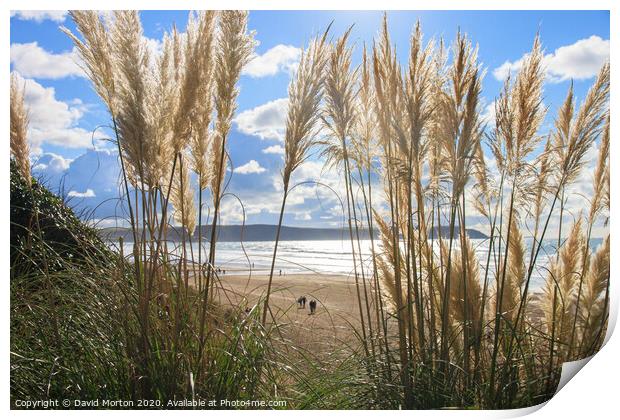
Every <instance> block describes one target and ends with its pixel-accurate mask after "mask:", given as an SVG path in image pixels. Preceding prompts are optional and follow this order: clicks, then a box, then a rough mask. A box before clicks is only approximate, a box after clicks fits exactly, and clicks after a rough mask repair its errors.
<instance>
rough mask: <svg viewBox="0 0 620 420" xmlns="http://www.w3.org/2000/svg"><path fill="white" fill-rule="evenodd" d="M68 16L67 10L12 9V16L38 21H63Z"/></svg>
mask: <svg viewBox="0 0 620 420" xmlns="http://www.w3.org/2000/svg"><path fill="white" fill-rule="evenodd" d="M66 16H67V11H66V10H12V11H11V17H15V18H17V19H20V20H34V21H35V22H37V23H40V22H43V21H44V20H52V21H54V22H63V21H64V20H65V17H66Z"/></svg>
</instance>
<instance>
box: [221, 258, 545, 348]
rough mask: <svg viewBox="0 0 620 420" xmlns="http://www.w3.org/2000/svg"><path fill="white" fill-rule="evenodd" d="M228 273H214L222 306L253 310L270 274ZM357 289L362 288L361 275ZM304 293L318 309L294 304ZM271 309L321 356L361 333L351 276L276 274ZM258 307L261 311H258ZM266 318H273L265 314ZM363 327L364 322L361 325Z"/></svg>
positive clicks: (533, 303) (391, 325)
mask: <svg viewBox="0 0 620 420" xmlns="http://www.w3.org/2000/svg"><path fill="white" fill-rule="evenodd" d="M227 272H228V273H229V274H227V275H221V274H220V275H219V283H218V286H219V287H218V288H217V291H218V292H217V299H218V300H219V302H220V303H221V304H222V305H224V306H225V307H226V306H241V307H247V308H253V307H254V306H255V305H257V304H258V303H259V301H261V302H262V299H263V298H264V296H265V293H266V291H267V284H268V280H269V276H268V275H266V274H262V273H260V274H254V273H252V276H251V277H249V275H248V274H247V272H246V273H245V274H240V273H235V272H234V271H232V272H231V270H227ZM360 291H361V293H362V296H364V290H363V286H362V283H361V279H360ZM367 291H368V295H369V306H370V311H371V318H372V326H373V328H376V316H375V313H376V312H375V311H374V302H373V300H372V293H371V288H370V286H367ZM300 296H306V298H307V300H308V302H310V300H313V299H314V300H316V302H317V309H316V313H315V314H314V315H310V309H309V305H308V303H306V307H305V308H299V307H298V304H297V298H298V297H300ZM540 298H541V295H540V293H539V292H535V293H532V294H531V295H530V297H529V302H530V304H529V305H528V311H527V316H528V318H529V319H530V320H531V321H534V322H535V323H536V324H539V323H540V322H541V321H542V317H543V313H542V310H541V309H540ZM269 306H270V308H271V313H272V314H273V318H275V319H276V320H277V323H278V324H279V325H280V326H281V331H282V332H283V333H284V336H285V338H286V339H287V340H290V341H291V342H292V344H293V345H295V346H297V347H299V348H302V349H306V350H313V351H316V350H319V353H320V354H326V353H332V352H335V351H339V350H343V349H347V348H358V346H359V345H360V340H358V339H357V338H356V334H361V331H360V316H359V314H360V312H359V306H358V300H357V293H356V285H355V278H354V277H353V276H343V275H333V274H284V275H282V276H280V275H278V272H276V274H275V276H274V278H273V283H272V292H271V297H270V305H269ZM262 309H263V308H262V306H261V307H260V310H261V311H262ZM362 310H363V311H364V318H365V319H366V322H367V315H366V305H365V300H364V299H362ZM267 320H268V321H272V317H271V316H269V315H268V318H267ZM366 327H367V328H368V325H366ZM396 331H397V325H396V321H395V319H393V318H391V317H390V318H389V320H388V334H390V335H392V334H396Z"/></svg>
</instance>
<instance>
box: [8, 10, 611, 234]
mask: <svg viewBox="0 0 620 420" xmlns="http://www.w3.org/2000/svg"><path fill="white" fill-rule="evenodd" d="M187 14H188V13H187V12H186V11H161V12H160V11H146V12H142V13H141V18H142V23H143V26H144V35H145V37H147V38H148V39H149V44H150V45H151V46H152V48H153V49H154V50H156V49H157V46H158V41H159V40H161V38H162V36H163V34H164V32H165V31H166V30H169V29H170V28H171V27H172V25H173V24H176V25H177V26H178V27H180V28H183V27H185V24H186V22H187ZM381 18H382V12H366V11H364V12H356V11H342V12H334V11H256V12H250V18H249V27H250V28H251V29H252V30H254V31H256V35H255V37H256V39H257V40H258V41H259V45H258V46H257V48H256V51H255V52H256V55H257V56H256V58H255V59H254V60H253V61H252V62H251V63H250V64H249V65H248V66H247V67H246V69H245V70H244V74H243V76H242V78H241V80H240V95H239V99H238V104H239V106H238V113H237V117H236V122H235V124H234V128H233V132H232V133H231V136H230V141H229V147H230V154H231V158H232V161H233V164H234V167H235V168H237V170H236V172H235V173H234V174H233V177H232V182H231V185H230V191H231V192H235V193H237V194H239V195H240V196H241V197H242V199H243V200H244V203H246V206H247V208H246V210H247V212H248V219H247V222H248V223H276V222H277V214H276V212H277V207H278V201H279V199H278V198H277V197H278V194H279V191H278V178H279V171H280V168H281V166H282V157H281V155H280V154H278V153H275V152H277V151H278V149H279V146H281V145H282V143H281V135H282V129H283V121H284V117H285V112H286V100H285V98H286V93H287V86H288V82H289V79H290V76H291V74H292V71H293V69H294V68H295V63H296V61H297V59H298V56H299V48H301V47H303V46H304V45H305V44H306V43H307V41H308V40H309V39H310V37H311V36H312V35H314V34H316V33H317V32H322V31H323V30H324V29H325V28H326V27H327V25H328V24H329V23H330V22H332V21H333V27H332V34H334V35H335V36H339V35H340V34H342V33H343V32H344V31H346V29H347V28H348V27H349V26H350V25H352V24H354V25H355V26H354V28H353V31H352V36H351V40H352V41H353V42H354V43H355V46H356V50H355V52H354V64H357V63H359V61H360V58H361V50H362V46H363V44H364V43H366V45H369V46H370V45H372V40H373V37H375V36H376V34H377V31H378V29H379V27H380V23H381ZM418 19H419V20H420V21H421V24H422V29H423V32H424V33H425V37H426V39H430V38H431V37H435V38H438V37H440V36H441V37H443V38H444V39H446V40H447V41H448V42H450V41H451V40H453V39H454V37H455V35H456V31H457V30H458V29H459V28H460V30H461V31H462V32H465V33H467V34H468V35H469V36H470V37H471V39H472V40H473V42H474V43H477V44H478V45H479V59H480V61H481V63H482V65H483V67H484V68H485V69H486V70H487V74H486V77H485V79H484V83H483V96H484V108H483V112H485V113H487V114H488V115H489V116H490V115H491V114H490V110H491V108H492V103H493V100H494V98H495V97H496V96H497V95H498V93H499V91H500V88H501V86H502V83H503V82H502V79H503V77H505V75H506V74H507V72H508V69H510V68H511V69H512V70H513V71H514V69H515V68H518V64H519V62H518V60H519V59H520V58H521V57H522V56H523V55H524V54H525V53H526V52H527V51H528V50H529V49H530V48H531V45H532V41H533V39H534V36H535V35H536V33H537V32H539V33H540V36H541V39H542V42H543V46H544V49H545V52H546V54H547V58H546V63H547V66H548V72H547V76H548V77H547V83H546V84H545V92H544V103H545V105H546V106H548V108H549V113H548V115H550V116H553V115H554V114H555V111H556V109H557V108H558V107H559V105H560V104H561V102H562V100H563V99H564V96H565V94H566V90H567V88H568V86H569V83H570V81H571V80H573V81H574V86H575V93H576V96H577V98H578V101H580V100H581V99H583V97H584V96H585V93H586V92H587V89H588V88H589V86H590V84H591V83H592V81H593V80H594V78H593V77H594V75H595V74H596V72H597V70H598V68H599V67H600V65H601V64H602V63H603V62H604V61H605V60H607V59H608V57H609V12H607V11H454V12H450V11H422V12H415V11H403V12H397V11H392V12H388V20H389V25H390V32H391V36H392V41H393V42H394V43H395V44H396V47H397V53H398V56H399V57H400V58H401V61H403V62H404V61H405V60H406V57H407V55H408V44H409V36H410V33H411V30H412V28H413V25H414V24H415V22H416V20H418ZM60 25H65V26H67V27H68V28H69V29H71V30H74V25H73V23H72V22H71V19H70V18H69V17H68V16H67V15H66V14H64V12H23V13H21V12H13V13H12V17H11V28H10V29H11V34H10V40H11V70H12V71H16V72H17V73H19V74H20V75H21V77H23V78H24V79H25V86H26V100H27V102H28V103H29V104H30V105H31V130H30V133H29V136H30V141H31V145H32V151H33V156H32V160H33V165H34V172H35V174H36V175H37V176H39V177H41V178H42V179H44V180H45V181H46V182H47V183H48V185H49V186H50V187H51V189H52V190H58V188H59V186H60V185H63V186H64V192H65V193H66V194H68V195H69V196H71V203H72V204H73V205H74V206H76V207H77V208H78V209H79V210H91V211H92V213H91V216H92V217H94V218H96V219H106V218H109V217H111V216H114V215H115V214H116V215H118V214H119V210H118V207H117V205H118V203H117V201H115V198H116V197H118V190H117V184H118V182H117V181H118V164H117V162H116V154H115V153H114V152H113V148H112V146H111V145H110V144H109V143H106V142H105V141H103V140H101V139H100V140H96V141H95V148H93V146H92V144H91V132H92V131H93V130H94V129H95V128H96V127H97V126H100V125H105V124H108V123H109V116H108V114H107V112H106V110H105V107H104V106H103V104H102V103H101V101H100V100H99V98H98V97H97V95H96V94H95V93H94V91H93V90H92V88H91V86H90V82H89V81H88V80H87V79H86V78H84V77H83V76H82V74H81V72H80V70H79V67H77V65H76V64H75V62H74V61H75V60H74V54H73V53H72V49H73V45H72V43H71V41H70V40H69V39H68V37H67V36H66V35H64V34H63V33H62V32H61V31H60V30H59V29H58V28H59V26H60ZM551 122H552V119H551V118H549V117H548V120H547V121H546V123H545V126H544V128H545V129H549V128H550V126H551ZM98 133H99V134H98V135H97V136H95V137H96V138H99V137H102V136H104V133H105V130H103V131H99V132H98ZM594 152H595V151H593V154H592V156H596V155H595V153H594ZM320 168H321V165H320V162H317V161H316V160H315V159H313V160H311V161H310V162H309V163H308V164H307V165H306V166H305V167H304V168H302V170H301V171H300V173H299V174H298V180H303V179H316V178H317V177H318V178H321V179H322V180H324V181H326V182H328V183H330V184H334V186H338V183H339V177H338V176H337V174H330V173H322V172H321V170H320ZM586 172H587V171H586ZM581 181H582V182H581V183H580V184H579V183H578V184H579V188H580V189H579V190H578V191H579V192H581V193H583V194H587V188H588V183H589V178H587V177H585V178H584V179H583V180H581ZM295 194H296V195H297V197H296V198H293V199H292V202H291V206H290V211H289V212H287V215H286V217H285V223H286V224H289V225H311V226H323V225H330V224H339V223H341V215H339V214H338V209H337V201H336V200H335V199H334V198H333V197H331V196H330V194H328V193H327V192H326V191H316V190H315V189H314V188H311V187H305V188H301V189H299V191H298V192H297V193H295ZM317 195H318V198H317ZM265 202H266V203H265ZM576 203H577V202H576ZM575 205H577V204H575ZM224 210H225V211H228V213H229V216H228V219H226V218H225V220H227V221H228V222H230V223H234V222H238V221H239V209H238V206H237V205H236V204H234V202H233V201H230V202H229V203H228V204H227V205H225V206H224Z"/></svg>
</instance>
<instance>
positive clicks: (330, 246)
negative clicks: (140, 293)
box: [125, 238, 602, 291]
mask: <svg viewBox="0 0 620 420" xmlns="http://www.w3.org/2000/svg"><path fill="white" fill-rule="evenodd" d="M371 242H372V241H370V240H362V241H360V248H361V254H360V252H359V251H358V249H357V247H358V245H357V242H356V243H355V248H356V253H355V258H356V265H357V268H358V272H361V269H362V268H363V269H364V270H365V272H366V273H370V272H371V271H372V252H371V250H372V243H371ZM374 242H375V243H374V245H375V250H376V251H377V252H381V247H380V245H379V244H380V241H377V240H375V241H374ZM433 242H434V243H433V246H434V247H435V248H437V246H438V242H437V241H433ZM471 242H472V245H473V247H474V249H475V251H476V255H477V256H478V259H479V261H480V277H481V279H482V278H483V277H484V273H485V267H486V261H487V256H488V252H489V240H488V239H472V240H471ZM524 242H525V246H526V248H527V252H526V264H528V263H529V257H530V251H531V246H532V243H533V240H532V239H531V238H530V239H529V240H528V239H527V238H525V239H524ZM601 243H602V239H592V240H591V242H590V247H591V248H592V249H593V250H594V249H596V248H598V246H599V245H600V244H601ZM274 244H275V243H274V242H273V241H260V242H243V244H241V243H239V242H218V243H217V248H216V253H215V255H216V257H215V265H216V266H217V267H220V268H221V269H222V270H226V271H227V274H242V273H249V272H250V271H251V272H252V273H254V274H258V275H259V274H268V273H269V269H270V266H271V259H272V256H273V247H274ZM202 246H203V248H202V261H204V260H205V256H207V255H208V253H209V244H208V242H203V245H202ZM456 246H458V243H456V244H455V247H456ZM198 247H199V244H198V243H197V242H193V243H192V246H191V247H190V248H189V249H188V252H189V253H193V258H192V259H193V260H194V261H196V262H197V261H198ZM125 248H126V249H125V255H130V254H131V250H132V248H133V244H132V243H130V242H128V243H125ZM556 248H557V239H548V240H545V241H544V242H543V245H542V247H541V249H540V253H539V255H538V258H537V260H536V265H535V269H534V271H533V273H532V278H531V281H530V289H531V290H532V291H540V290H541V288H542V287H543V285H544V282H545V278H546V275H547V268H548V267H549V265H550V262H551V259H554V258H555V255H556ZM168 252H170V253H172V254H173V255H179V254H180V252H179V250H178V249H175V248H174V245H173V244H169V246H168ZM360 256H361V258H360ZM190 257H191V255H190ZM499 257H500V256H499V255H498V252H495V253H492V254H491V260H490V264H489V274H488V275H489V281H492V280H491V279H492V275H493V273H494V270H495V260H499ZM353 267H354V264H353V254H352V252H351V242H350V240H328V241H280V243H279V244H278V253H277V258H276V265H275V275H276V276H279V275H284V276H286V275H287V274H313V273H315V274H334V275H345V276H353V274H354V270H353Z"/></svg>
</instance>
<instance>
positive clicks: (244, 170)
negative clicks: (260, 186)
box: [234, 159, 267, 175]
mask: <svg viewBox="0 0 620 420" xmlns="http://www.w3.org/2000/svg"><path fill="white" fill-rule="evenodd" d="M266 170H267V169H265V168H263V167H262V166H260V163H258V162H257V161H255V160H254V159H252V160H251V161H249V162H248V163H246V164H245V165H241V166H239V167H238V168H235V170H234V172H235V173H236V174H242V175H247V174H260V173H263V172H265V171H266Z"/></svg>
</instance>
